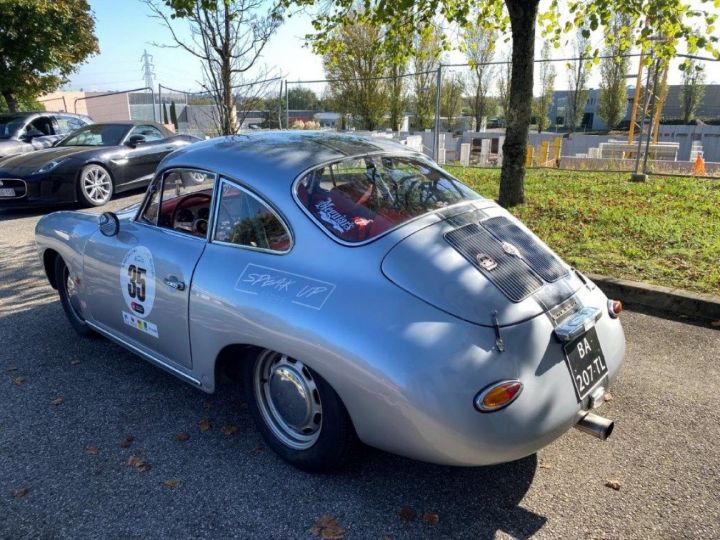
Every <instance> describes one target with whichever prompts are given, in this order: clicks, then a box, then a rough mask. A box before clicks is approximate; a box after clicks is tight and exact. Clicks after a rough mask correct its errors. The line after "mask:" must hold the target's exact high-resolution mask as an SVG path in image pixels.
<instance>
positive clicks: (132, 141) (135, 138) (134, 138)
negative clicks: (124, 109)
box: [125, 135, 145, 148]
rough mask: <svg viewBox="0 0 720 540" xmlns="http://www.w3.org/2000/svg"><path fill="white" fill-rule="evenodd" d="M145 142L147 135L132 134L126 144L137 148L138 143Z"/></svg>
mask: <svg viewBox="0 0 720 540" xmlns="http://www.w3.org/2000/svg"><path fill="white" fill-rule="evenodd" d="M144 142H145V137H144V136H143V135H131V136H130V138H129V139H128V140H127V142H126V143H125V144H127V145H128V146H129V147H130V148H135V147H136V146H137V145H138V144H142V143H144Z"/></svg>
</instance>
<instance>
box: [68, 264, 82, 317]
mask: <svg viewBox="0 0 720 540" xmlns="http://www.w3.org/2000/svg"><path fill="white" fill-rule="evenodd" d="M63 277H64V281H65V293H66V294H67V299H68V304H69V305H70V309H71V310H72V314H73V315H74V316H75V317H76V318H77V319H78V320H79V321H82V322H84V321H85V319H83V317H82V315H80V297H79V295H78V288H77V284H76V283H75V280H74V279H73V278H72V276H71V275H70V271H69V270H68V269H67V267H66V268H65V275H64V276H63Z"/></svg>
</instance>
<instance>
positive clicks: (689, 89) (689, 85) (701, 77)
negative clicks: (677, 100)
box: [681, 60, 705, 124]
mask: <svg viewBox="0 0 720 540" xmlns="http://www.w3.org/2000/svg"><path fill="white" fill-rule="evenodd" d="M683 68H684V69H683V86H682V94H681V96H682V110H683V122H685V123H686V124H689V123H690V121H691V120H693V119H694V118H695V114H696V113H697V109H698V107H699V106H700V102H701V101H702V98H703V95H704V94H705V71H704V70H703V66H702V65H700V64H698V63H697V61H696V60H689V61H688V62H687V63H686V64H685V65H684V66H683Z"/></svg>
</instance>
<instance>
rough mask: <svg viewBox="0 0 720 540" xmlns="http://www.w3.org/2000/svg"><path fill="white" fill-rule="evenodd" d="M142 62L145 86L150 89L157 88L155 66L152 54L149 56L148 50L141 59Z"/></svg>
mask: <svg viewBox="0 0 720 540" xmlns="http://www.w3.org/2000/svg"><path fill="white" fill-rule="evenodd" d="M140 61H141V62H142V72H143V79H145V86H147V87H148V88H154V86H155V65H154V64H153V56H152V54H148V52H147V49H145V51H143V55H142V56H141V57H140Z"/></svg>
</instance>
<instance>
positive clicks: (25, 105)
mask: <svg viewBox="0 0 720 540" xmlns="http://www.w3.org/2000/svg"><path fill="white" fill-rule="evenodd" d="M44 110H45V106H44V105H43V104H42V103H40V102H39V101H36V100H35V99H34V98H22V99H19V100H18V102H17V112H25V111H44ZM4 112H10V109H9V108H8V105H7V102H6V101H5V98H4V97H2V96H0V113H4Z"/></svg>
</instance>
